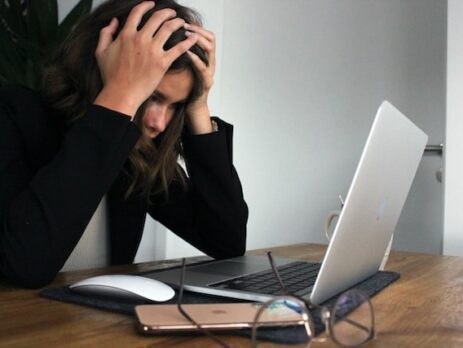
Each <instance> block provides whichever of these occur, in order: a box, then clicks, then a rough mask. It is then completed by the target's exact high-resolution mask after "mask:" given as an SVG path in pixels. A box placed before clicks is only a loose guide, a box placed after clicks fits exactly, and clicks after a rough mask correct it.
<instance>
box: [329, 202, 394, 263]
mask: <svg viewBox="0 0 463 348" xmlns="http://www.w3.org/2000/svg"><path fill="white" fill-rule="evenodd" d="M339 215H341V212H340V211H339V210H332V211H330V212H329V213H328V215H327V216H326V219H325V236H326V239H328V242H329V241H330V240H331V237H332V235H333V232H334V228H335V227H336V224H333V221H334V220H336V223H337V220H338V219H339ZM332 225H333V227H331V226H332ZM393 239H394V235H392V236H391V240H390V241H389V244H388V246H387V248H386V252H385V253H384V257H383V261H381V265H380V266H379V270H380V271H383V270H384V267H385V266H386V263H387V260H388V258H389V253H390V252H391V247H392V240H393Z"/></svg>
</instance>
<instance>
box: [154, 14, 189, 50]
mask: <svg viewBox="0 0 463 348" xmlns="http://www.w3.org/2000/svg"><path fill="white" fill-rule="evenodd" d="M184 24H185V21H184V20H183V19H182V18H174V19H171V20H169V21H166V22H164V23H163V24H162V26H161V28H160V29H159V30H158V32H157V33H156V35H154V37H153V43H154V44H155V45H158V46H160V47H164V45H165V43H166V42H167V40H169V38H170V37H171V36H172V34H173V33H174V32H176V31H177V30H178V29H180V28H182V27H183V26H184Z"/></svg>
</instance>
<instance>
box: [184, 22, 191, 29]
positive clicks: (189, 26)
mask: <svg viewBox="0 0 463 348" xmlns="http://www.w3.org/2000/svg"><path fill="white" fill-rule="evenodd" d="M183 27H184V28H185V29H188V28H191V25H190V24H189V23H185V24H184V25H183Z"/></svg>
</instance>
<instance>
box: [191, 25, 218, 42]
mask: <svg viewBox="0 0 463 348" xmlns="http://www.w3.org/2000/svg"><path fill="white" fill-rule="evenodd" d="M184 27H185V29H187V30H189V31H193V32H195V33H198V34H201V35H202V36H204V37H205V38H206V39H207V40H208V41H210V42H212V43H214V44H215V34H214V33H213V32H212V31H209V30H206V29H204V28H203V27H200V26H199V25H195V24H190V23H186V24H185V25H184Z"/></svg>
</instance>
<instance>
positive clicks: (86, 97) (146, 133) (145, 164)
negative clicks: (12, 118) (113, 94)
mask: <svg viewBox="0 0 463 348" xmlns="http://www.w3.org/2000/svg"><path fill="white" fill-rule="evenodd" d="M140 2H142V1H141V0H109V1H107V2H105V3H103V4H102V5H100V6H99V7H98V8H96V9H95V10H94V11H93V12H92V13H91V14H90V15H89V16H88V17H87V18H85V19H84V20H83V21H82V22H81V23H80V24H79V25H78V26H77V27H76V28H75V29H74V30H73V32H72V33H71V34H70V36H69V37H68V38H67V39H66V41H65V42H64V43H63V45H62V46H61V48H60V49H59V51H58V52H57V54H56V56H55V59H54V60H53V61H52V62H51V63H50V65H49V67H48V68H47V70H46V74H45V80H44V82H45V83H44V88H43V92H44V95H45V97H46V98H47V99H48V101H49V103H50V105H51V107H52V108H53V109H54V110H55V112H56V113H57V114H58V115H59V116H62V117H63V118H64V119H65V120H66V122H67V123H68V124H69V125H72V122H73V121H74V120H76V119H78V118H80V117H82V116H84V115H85V112H86V110H87V109H88V107H89V106H90V105H91V104H92V103H93V101H94V100H95V98H96V96H97V95H98V93H99V92H100V91H101V89H102V87H103V82H102V80H101V75H100V71H99V69H98V65H97V62H96V59H95V49H96V47H97V43H98V39H99V33H100V30H101V29H102V28H103V27H105V26H107V25H108V24H109V22H110V21H111V19H112V18H114V17H115V18H117V19H118V21H119V26H118V31H117V32H116V33H115V35H114V37H117V35H118V34H119V31H120V30H121V29H122V28H123V27H124V24H125V22H126V20H127V17H128V15H129V13H130V11H131V10H132V8H133V7H134V6H135V5H137V4H139V3H140ZM164 8H172V9H174V10H175V11H176V13H177V17H179V18H182V19H184V20H185V22H186V23H193V24H200V19H199V16H198V14H197V13H195V12H194V11H193V10H191V9H189V8H187V7H184V6H181V5H179V4H177V3H176V2H175V1H173V0H158V1H156V5H155V7H154V8H153V9H152V10H150V11H148V12H147V13H146V14H145V15H144V16H143V19H142V21H141V23H140V26H139V27H140V28H141V27H143V25H144V24H145V23H146V21H147V20H148V19H149V18H150V17H151V15H152V14H153V13H154V12H155V11H159V10H161V9H164ZM185 39H186V35H185V29H183V28H181V29H179V30H177V31H175V32H174V33H173V34H172V36H171V37H170V38H169V39H168V41H167V42H166V44H165V45H164V49H166V50H167V49H169V48H171V47H173V46H175V45H176V44H177V43H179V42H181V41H183V40H185ZM190 51H192V52H194V53H195V54H196V55H198V56H199V57H200V58H201V59H202V60H203V61H204V62H205V63H206V64H207V63H208V62H207V57H206V54H205V53H204V51H203V49H202V48H201V47H199V45H194V46H193V47H192V48H190ZM202 90H203V81H202V79H201V75H200V74H199V72H198V71H197V70H196V69H195V66H194V64H193V62H192V61H191V59H190V57H189V56H188V54H183V55H181V56H180V57H179V58H178V59H176V60H175V61H174V62H173V64H172V65H171V66H170V67H169V69H168V72H167V74H166V75H164V77H163V79H162V80H161V83H159V85H158V88H157V89H156V90H155V91H153V95H152V97H150V98H148V100H146V101H145V103H143V105H142V106H141V107H140V108H139V109H138V112H137V114H136V116H135V122H136V123H137V124H138V125H139V126H140V128H141V129H142V130H143V136H142V138H141V139H140V141H139V142H138V143H137V145H136V147H135V149H134V150H133V151H132V153H131V155H130V157H129V159H130V163H131V167H132V170H131V175H132V178H133V181H132V185H131V186H130V189H129V192H133V191H137V192H138V191H141V192H143V193H145V194H146V195H147V194H148V193H149V192H150V191H152V189H153V188H154V189H155V190H157V191H164V192H167V187H168V184H169V182H170V181H171V180H180V181H182V180H183V177H182V173H181V171H180V169H179V168H178V166H177V159H178V156H179V155H181V144H180V136H181V133H182V130H183V125H184V110H185V105H186V104H187V103H189V102H191V101H192V100H194V99H195V98H197V97H199V95H200V94H201V93H202Z"/></svg>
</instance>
